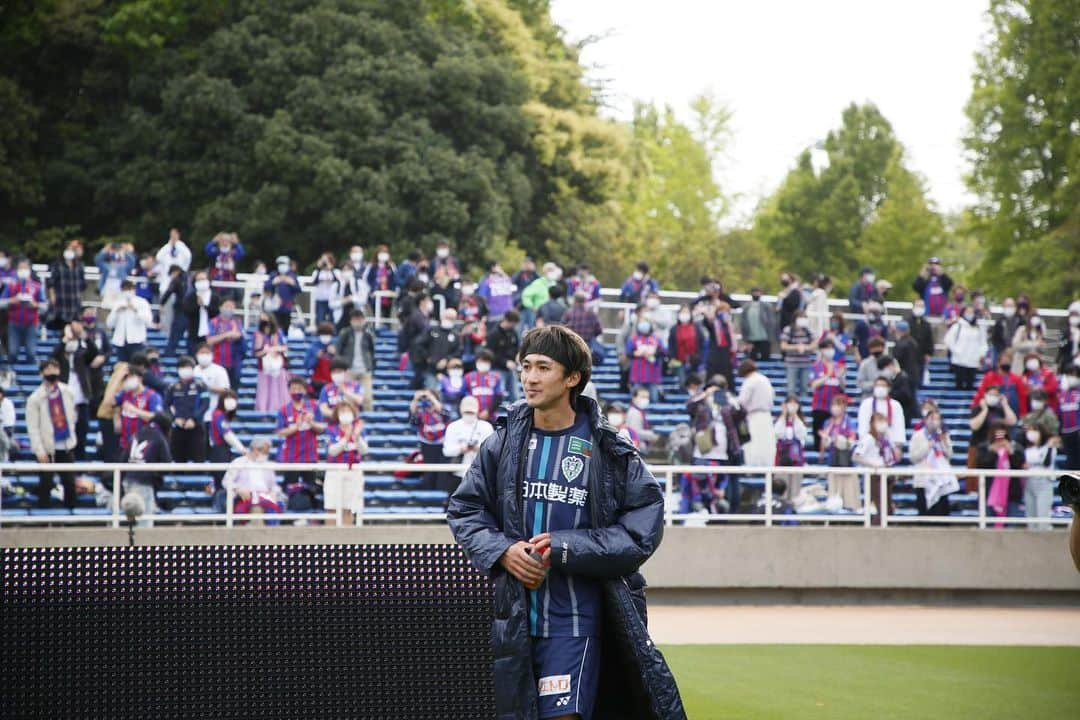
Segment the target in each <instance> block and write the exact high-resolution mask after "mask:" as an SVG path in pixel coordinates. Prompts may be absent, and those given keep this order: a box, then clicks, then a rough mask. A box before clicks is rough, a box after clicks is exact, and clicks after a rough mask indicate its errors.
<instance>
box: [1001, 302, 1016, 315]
mask: <svg viewBox="0 0 1080 720" xmlns="http://www.w3.org/2000/svg"><path fill="white" fill-rule="evenodd" d="M1001 313H1002V314H1003V315H1004V316H1005V317H1007V318H1011V317H1013V316H1014V315H1016V308H1014V307H1012V306H1010V305H1006V306H1005V307H1004V308H1002V309H1001Z"/></svg>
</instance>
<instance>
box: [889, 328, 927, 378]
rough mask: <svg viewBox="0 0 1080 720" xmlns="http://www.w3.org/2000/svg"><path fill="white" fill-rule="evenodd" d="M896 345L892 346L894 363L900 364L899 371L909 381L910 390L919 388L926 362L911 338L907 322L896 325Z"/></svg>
mask: <svg viewBox="0 0 1080 720" xmlns="http://www.w3.org/2000/svg"><path fill="white" fill-rule="evenodd" d="M895 330H896V343H895V344H894V345H893V350H892V355H893V357H894V358H896V362H898V363H900V369H901V370H902V371H904V372H905V373H906V374H907V376H908V378H910V379H911V387H912V390H915V389H916V388H918V387H920V385H921V383H922V377H923V369H924V368H925V367H926V366H925V365H924V364H923V363H924V362H925V361H926V358H925V356H924V355H923V353H922V349H921V348H920V347H919V344H918V343H917V342H916V341H915V338H913V337H912V336H911V326H910V325H908V323H907V321H905V320H901V321H899V322H897V323H896V327H895Z"/></svg>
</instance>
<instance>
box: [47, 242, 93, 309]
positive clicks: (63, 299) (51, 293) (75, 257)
mask: <svg viewBox="0 0 1080 720" xmlns="http://www.w3.org/2000/svg"><path fill="white" fill-rule="evenodd" d="M85 290H86V269H85V268H84V267H83V263H82V242H80V241H79V240H72V241H71V242H70V243H68V246H67V247H66V248H64V252H63V255H62V256H61V257H60V258H59V259H57V260H56V261H54V262H53V263H52V264H51V265H50V266H49V286H48V300H49V308H50V310H51V312H50V313H49V317H50V323H49V327H50V328H51V329H53V330H58V329H60V328H62V327H63V326H64V325H65V324H66V323H69V322H71V321H72V320H77V319H78V318H79V310H80V309H81V308H82V294H83V292H84V291H85Z"/></svg>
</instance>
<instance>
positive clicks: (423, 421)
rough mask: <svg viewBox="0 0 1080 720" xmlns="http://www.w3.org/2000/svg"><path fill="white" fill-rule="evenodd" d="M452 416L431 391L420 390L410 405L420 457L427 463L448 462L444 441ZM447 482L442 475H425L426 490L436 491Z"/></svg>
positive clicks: (410, 419) (411, 420)
mask: <svg viewBox="0 0 1080 720" xmlns="http://www.w3.org/2000/svg"><path fill="white" fill-rule="evenodd" d="M449 420H450V415H449V413H448V412H447V411H446V409H445V408H444V407H443V404H442V403H441V402H440V401H439V398H437V397H436V396H435V393H434V392H432V391H431V390H427V389H420V390H417V391H416V394H415V395H413V399H412V402H411V403H409V422H410V424H412V425H415V426H416V433H417V436H418V439H419V441H420V455H421V457H422V458H423V460H424V462H425V463H428V464H439V463H444V462H446V456H445V455H443V440H444V439H445V438H446V429H447V424H448V422H449ZM441 482H445V481H444V480H443V478H442V473H434V472H431V473H424V484H425V486H426V487H425V489H428V490H432V489H435V488H436V487H437V486H438V485H439V484H440V483H441Z"/></svg>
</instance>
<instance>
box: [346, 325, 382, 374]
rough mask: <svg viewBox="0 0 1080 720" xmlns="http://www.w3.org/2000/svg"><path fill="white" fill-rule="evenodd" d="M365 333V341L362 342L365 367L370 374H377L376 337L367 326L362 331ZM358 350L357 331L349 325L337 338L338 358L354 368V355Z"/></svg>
mask: <svg viewBox="0 0 1080 720" xmlns="http://www.w3.org/2000/svg"><path fill="white" fill-rule="evenodd" d="M361 333H363V336H364V337H363V339H362V340H361V341H360V347H361V348H362V349H363V352H364V367H366V368H367V371H368V372H375V335H374V334H373V333H372V332H371V328H369V327H368V326H367V325H365V326H364V329H363V330H361ZM355 350H356V331H355V330H353V329H352V325H349V326H348V327H346V328H345V329H344V330H342V331H341V333H340V334H339V335H338V338H337V357H338V358H340V359H342V360H344V361H345V362H347V363H349V365H350V366H352V362H353V353H354V352H355Z"/></svg>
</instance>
